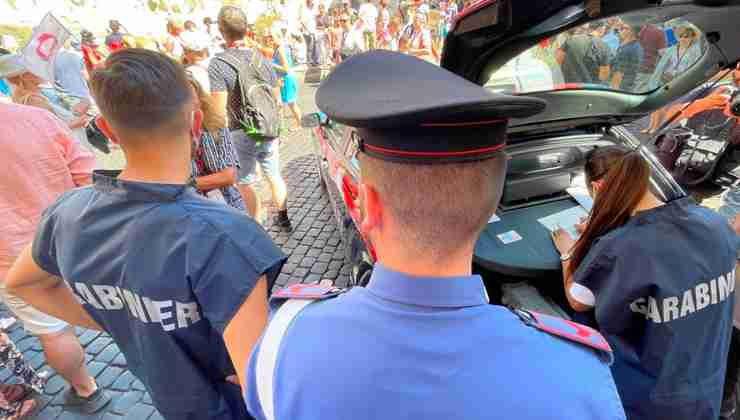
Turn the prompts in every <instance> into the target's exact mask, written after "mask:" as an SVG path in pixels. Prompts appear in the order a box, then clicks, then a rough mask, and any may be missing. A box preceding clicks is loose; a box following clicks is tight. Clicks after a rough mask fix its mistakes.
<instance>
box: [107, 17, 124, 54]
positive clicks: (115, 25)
mask: <svg viewBox="0 0 740 420" xmlns="http://www.w3.org/2000/svg"><path fill="white" fill-rule="evenodd" d="M108 28H109V29H110V34H108V36H107V37H105V45H106V46H107V47H108V50H109V51H110V52H114V51H118V50H120V49H121V48H123V34H122V33H121V23H120V22H119V21H117V20H111V21H110V22H109V23H108Z"/></svg>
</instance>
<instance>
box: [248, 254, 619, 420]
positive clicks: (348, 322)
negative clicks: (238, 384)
mask: <svg viewBox="0 0 740 420" xmlns="http://www.w3.org/2000/svg"><path fill="white" fill-rule="evenodd" d="M280 348H281V350H280V352H279V354H278V359H277V365H276V368H275V372H274V377H275V384H274V394H275V418H277V419H293V420H304V419H325V420H328V419H342V420H345V419H352V420H362V419H413V420H418V419H425V420H434V419H444V420H449V419H466V420H474V419H490V418H492V417H497V418H511V419H513V418H516V419H569V420H580V419H584V420H585V419H588V420H599V419H604V420H606V419H610V420H614V419H623V418H624V412H623V409H622V406H621V404H620V401H619V396H618V394H617V391H616V387H615V385H614V382H613V380H612V377H611V374H610V372H609V368H608V366H607V364H606V363H605V362H604V360H603V358H602V357H601V356H597V355H596V354H595V352H594V350H592V349H590V348H588V347H585V346H581V345H579V344H574V343H571V342H569V341H566V340H564V339H561V338H558V337H555V336H551V335H548V334H547V333H544V332H541V331H539V330H536V329H534V328H531V327H528V326H525V324H524V323H523V322H522V321H521V320H520V319H519V318H518V317H517V316H516V315H514V314H513V313H512V312H510V311H509V310H508V309H506V308H503V307H500V306H492V305H489V304H488V300H487V297H486V293H485V288H484V286H483V282H482V280H481V278H480V277H479V276H471V277H450V278H422V277H409V276H406V275H404V274H401V273H397V272H393V271H390V270H389V269H387V268H385V267H383V266H382V265H380V264H376V266H375V270H374V271H373V274H372V278H371V280H370V283H369V284H368V286H367V288H359V287H356V288H353V289H351V290H350V291H349V292H347V293H346V294H343V295H341V296H339V297H337V298H334V299H331V300H326V301H322V302H317V303H314V304H312V305H310V306H308V307H307V308H305V309H304V310H303V311H302V312H301V313H300V314H299V315H298V317H297V318H296V319H295V320H294V321H293V323H292V324H291V326H290V329H289V330H288V331H287V332H286V335H285V336H284V338H283V341H282V343H281V347H280ZM258 349H259V347H256V348H255V351H254V352H253V355H252V358H251V360H250V365H249V368H248V372H247V375H248V379H247V381H248V385H247V395H246V400H247V406H248V408H249V411H250V413H251V414H252V415H253V416H255V418H257V419H264V414H263V413H262V408H261V406H260V403H259V400H258V397H257V392H256V376H255V371H256V365H255V362H256V357H255V355H256V354H257V351H259V350H258Z"/></svg>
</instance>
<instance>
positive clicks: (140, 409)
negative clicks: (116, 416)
mask: <svg viewBox="0 0 740 420" xmlns="http://www.w3.org/2000/svg"><path fill="white" fill-rule="evenodd" d="M152 413H154V407H152V406H151V405H146V404H142V403H138V404H136V405H134V406H133V407H131V409H130V410H129V411H128V413H126V415H125V416H124V417H123V420H146V419H148V418H149V416H151V415H152Z"/></svg>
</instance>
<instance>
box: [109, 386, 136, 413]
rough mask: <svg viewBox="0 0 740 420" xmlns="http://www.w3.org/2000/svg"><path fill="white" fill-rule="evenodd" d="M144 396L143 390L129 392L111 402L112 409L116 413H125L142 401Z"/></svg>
mask: <svg viewBox="0 0 740 420" xmlns="http://www.w3.org/2000/svg"><path fill="white" fill-rule="evenodd" d="M143 396H144V393H143V392H141V391H131V392H127V393H125V394H123V395H122V396H121V397H120V398H118V399H116V400H115V401H113V402H112V403H111V409H110V410H111V412H113V413H115V414H119V415H124V414H126V413H127V412H128V410H130V409H131V407H133V406H135V405H136V403H138V402H139V401H141V399H142V397H143Z"/></svg>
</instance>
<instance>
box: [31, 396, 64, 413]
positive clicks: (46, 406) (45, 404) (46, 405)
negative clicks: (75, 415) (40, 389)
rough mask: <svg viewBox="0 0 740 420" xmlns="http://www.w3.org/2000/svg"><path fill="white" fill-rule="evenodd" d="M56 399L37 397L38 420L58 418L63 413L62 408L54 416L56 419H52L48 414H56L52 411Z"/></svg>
mask: <svg viewBox="0 0 740 420" xmlns="http://www.w3.org/2000/svg"><path fill="white" fill-rule="evenodd" d="M53 399H54V397H52V396H50V395H39V396H37V397H36V404H38V415H37V416H36V418H38V419H46V418H50V419H53V418H56V417H57V416H58V415H59V413H61V410H62V409H61V408H59V410H58V412H56V414H55V415H54V417H51V416H50V415H47V414H46V413H47V412H49V413H55V411H54V410H53V409H52V405H51V402H52V400H53Z"/></svg>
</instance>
